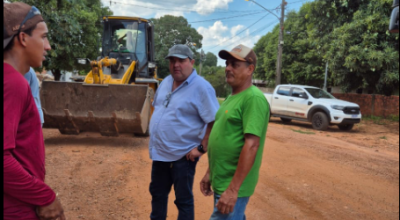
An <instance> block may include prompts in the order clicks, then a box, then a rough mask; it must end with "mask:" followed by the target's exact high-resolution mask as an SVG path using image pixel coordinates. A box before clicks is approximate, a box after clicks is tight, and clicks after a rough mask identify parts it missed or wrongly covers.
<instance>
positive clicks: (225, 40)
mask: <svg viewBox="0 0 400 220" xmlns="http://www.w3.org/2000/svg"><path fill="white" fill-rule="evenodd" d="M270 14H271V13H268V14H266V15H264V16H263V17H262V18H260V19H258V20H257V21H256V22H254V23H253V24H251V25H250V26H249V27H247V28H246V29H243V30H242V31H240V32H239V33H238V34H236V36H234V37H232V38H230V39H228V40H224V41H223V42H221V43H219V44H218V45H217V46H219V45H220V46H222V44H223V43H224V42H226V41H228V42H229V41H230V40H233V39H234V38H235V37H238V36H239V35H240V34H241V33H243V32H245V31H246V30H248V29H250V28H251V27H252V26H254V25H255V24H257V23H258V22H260V21H261V20H262V19H264V18H265V17H267V16H268V15H270Z"/></svg>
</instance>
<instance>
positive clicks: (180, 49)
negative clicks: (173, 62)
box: [165, 44, 193, 60]
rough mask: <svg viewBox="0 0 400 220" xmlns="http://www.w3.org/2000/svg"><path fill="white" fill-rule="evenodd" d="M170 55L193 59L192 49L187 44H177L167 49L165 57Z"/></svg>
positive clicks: (167, 57)
mask: <svg viewBox="0 0 400 220" xmlns="http://www.w3.org/2000/svg"><path fill="white" fill-rule="evenodd" d="M170 57H177V58H180V59H186V58H189V59H191V60H193V51H192V50H191V49H190V48H189V47H188V46H187V45H184V44H177V45H174V46H173V47H171V48H170V49H169V52H168V56H166V57H165V59H169V58H170Z"/></svg>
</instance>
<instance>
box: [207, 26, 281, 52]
mask: <svg viewBox="0 0 400 220" xmlns="http://www.w3.org/2000/svg"><path fill="white" fill-rule="evenodd" d="M275 23H276V21H273V22H271V23H269V24H267V25H265V26H263V27H261V28H260V29H257V30H255V31H253V32H251V33H250V34H249V35H252V34H255V33H257V32H260V31H262V30H264V29H266V28H268V27H270V26H272V25H274V24H275ZM235 37H238V36H235ZM235 37H233V38H232V39H231V40H233V39H234V38H235ZM246 37H248V36H244V37H242V38H240V39H238V40H236V41H235V42H233V43H231V44H228V45H226V46H223V47H226V48H228V47H230V46H232V45H233V44H236V43H237V41H241V40H243V39H245V38H246ZM221 47H222V45H221V46H219V47H217V48H221ZM212 52H217V49H214V50H213V51H212Z"/></svg>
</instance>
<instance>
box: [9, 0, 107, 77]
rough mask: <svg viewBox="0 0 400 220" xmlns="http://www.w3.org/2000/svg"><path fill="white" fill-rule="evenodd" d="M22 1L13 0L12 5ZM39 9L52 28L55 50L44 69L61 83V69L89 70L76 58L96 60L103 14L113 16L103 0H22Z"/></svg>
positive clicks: (51, 37) (50, 39) (53, 47)
mask: <svg viewBox="0 0 400 220" xmlns="http://www.w3.org/2000/svg"><path fill="white" fill-rule="evenodd" d="M15 1H21V0H11V2H15ZM22 1H23V2H25V3H27V4H29V5H34V6H36V7H37V8H38V9H39V10H40V11H41V13H42V16H43V18H44V20H45V21H46V24H47V26H48V29H49V35H48V38H49V41H50V45H51V47H52V50H51V51H50V53H49V57H48V59H47V60H46V61H45V62H44V63H43V67H44V68H45V69H47V70H51V71H52V73H53V75H54V77H55V79H56V80H59V79H60V76H61V70H65V71H73V70H87V67H85V66H81V65H78V64H77V62H76V58H89V59H96V58H97V56H99V47H100V45H101V41H100V39H101V35H102V33H103V32H102V30H103V28H102V25H101V22H100V19H101V17H102V16H104V15H112V12H111V11H110V10H109V8H108V7H103V6H102V4H101V1H100V0H80V1H78V0H22Z"/></svg>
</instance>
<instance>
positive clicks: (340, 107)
mask: <svg viewBox="0 0 400 220" xmlns="http://www.w3.org/2000/svg"><path fill="white" fill-rule="evenodd" d="M331 107H332V108H333V109H336V110H340V111H343V110H344V108H345V107H344V106H340V105H332V106H331Z"/></svg>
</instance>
